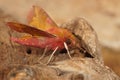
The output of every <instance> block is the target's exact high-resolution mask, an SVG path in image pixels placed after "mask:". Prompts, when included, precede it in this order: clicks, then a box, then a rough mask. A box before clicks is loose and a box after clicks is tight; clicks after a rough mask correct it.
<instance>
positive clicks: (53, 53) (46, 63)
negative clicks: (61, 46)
mask: <svg viewBox="0 0 120 80" xmlns="http://www.w3.org/2000/svg"><path fill="white" fill-rule="evenodd" d="M57 49H58V47H56V48H55V50H54V51H53V52H52V54H51V55H50V58H49V60H48V61H47V63H46V64H49V62H50V61H51V59H52V57H53V55H54V54H55V52H56V51H57Z"/></svg>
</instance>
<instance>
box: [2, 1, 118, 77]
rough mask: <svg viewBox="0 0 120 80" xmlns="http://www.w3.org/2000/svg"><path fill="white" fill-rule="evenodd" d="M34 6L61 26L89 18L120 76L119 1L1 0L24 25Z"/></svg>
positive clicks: (107, 62)
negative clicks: (76, 19) (70, 21)
mask: <svg viewBox="0 0 120 80" xmlns="http://www.w3.org/2000/svg"><path fill="white" fill-rule="evenodd" d="M32 5H39V6H41V7H43V8H44V9H45V11H46V12H47V13H48V14H49V15H50V16H51V17H52V18H53V19H54V20H55V21H56V23H57V24H58V25H59V24H61V23H63V22H67V21H69V20H71V19H73V18H75V17H82V18H85V19H86V20H87V21H88V22H89V23H90V24H91V25H92V26H93V28H94V29H95V30H96V32H97V34H98V38H99V41H100V44H101V48H102V55H103V57H104V61H105V64H106V65H108V66H109V67H111V68H112V69H113V70H114V71H115V72H116V73H117V74H119V75H120V68H119V67H120V59H119V57H120V50H119V49H120V10H119V9H120V1H119V0H19V1H16V0H0V8H1V9H2V10H3V11H4V12H5V13H8V14H11V15H13V16H14V17H15V18H16V19H17V20H19V21H21V22H25V16H26V13H27V12H28V10H29V8H31V6H32Z"/></svg>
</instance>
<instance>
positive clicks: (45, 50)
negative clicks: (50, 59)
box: [38, 47, 47, 61]
mask: <svg viewBox="0 0 120 80" xmlns="http://www.w3.org/2000/svg"><path fill="white" fill-rule="evenodd" d="M46 52H47V47H45V49H44V52H43V54H42V56H41V57H40V58H39V60H38V61H40V60H41V59H43V58H44V56H45V53H46Z"/></svg>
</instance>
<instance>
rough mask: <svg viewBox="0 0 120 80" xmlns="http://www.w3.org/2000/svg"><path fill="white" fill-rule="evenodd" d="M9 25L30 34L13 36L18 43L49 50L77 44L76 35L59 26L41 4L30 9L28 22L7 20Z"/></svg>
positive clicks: (12, 38)
mask: <svg viewBox="0 0 120 80" xmlns="http://www.w3.org/2000/svg"><path fill="white" fill-rule="evenodd" d="M7 25H8V26H9V27H10V28H11V29H13V30H15V31H17V32H20V33H27V34H29V35H26V36H23V37H21V38H14V37H11V40H12V41H14V42H16V43H18V44H22V45H27V46H32V47H38V48H42V49H45V48H46V47H47V49H49V50H56V48H57V50H62V49H64V48H68V47H69V48H70V47H73V46H74V45H75V44H76V37H75V36H74V35H73V34H72V33H71V32H70V31H69V30H67V29H64V28H60V27H58V26H57V24H56V23H55V22H54V21H53V20H52V19H51V18H50V17H49V15H48V14H47V13H46V12H45V11H44V10H43V9H42V8H40V7H39V6H33V8H32V10H30V12H29V13H28V16H27V24H22V23H18V22H7Z"/></svg>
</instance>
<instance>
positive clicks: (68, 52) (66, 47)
mask: <svg viewBox="0 0 120 80" xmlns="http://www.w3.org/2000/svg"><path fill="white" fill-rule="evenodd" d="M64 46H65V49H66V50H67V54H68V56H69V58H70V59H72V57H71V55H70V51H69V50H68V46H67V44H66V43H65V42H64Z"/></svg>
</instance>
